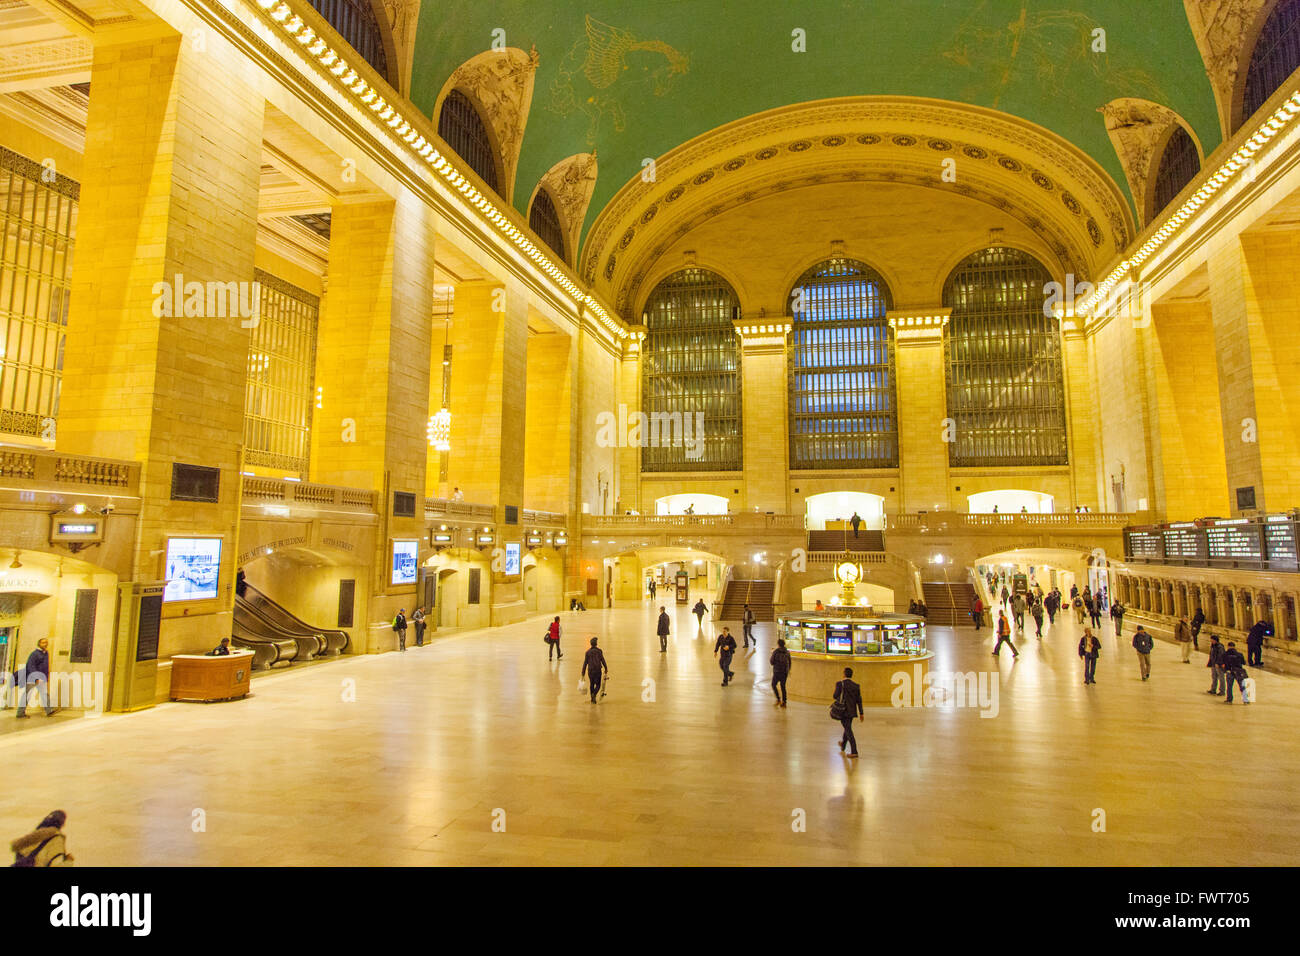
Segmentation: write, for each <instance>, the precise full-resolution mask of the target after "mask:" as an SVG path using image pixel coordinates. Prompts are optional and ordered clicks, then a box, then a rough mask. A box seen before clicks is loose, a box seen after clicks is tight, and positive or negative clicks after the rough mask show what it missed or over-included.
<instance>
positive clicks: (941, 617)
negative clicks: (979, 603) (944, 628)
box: [921, 581, 975, 627]
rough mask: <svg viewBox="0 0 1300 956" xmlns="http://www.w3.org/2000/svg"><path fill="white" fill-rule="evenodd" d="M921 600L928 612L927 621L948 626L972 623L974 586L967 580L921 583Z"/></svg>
mask: <svg viewBox="0 0 1300 956" xmlns="http://www.w3.org/2000/svg"><path fill="white" fill-rule="evenodd" d="M921 600H923V601H924V602H925V606H926V608H928V609H929V612H930V614H929V617H928V618H926V621H927V623H930V624H946V625H948V626H950V627H955V626H960V625H965V624H971V623H972V622H971V619H970V610H971V608H972V607H973V606H974V605H975V588H974V587H973V586H972V585H971V584H970V583H969V582H967V581H963V582H962V583H961V584H948V583H945V582H943V581H926V582H925V583H923V584H922V585H921Z"/></svg>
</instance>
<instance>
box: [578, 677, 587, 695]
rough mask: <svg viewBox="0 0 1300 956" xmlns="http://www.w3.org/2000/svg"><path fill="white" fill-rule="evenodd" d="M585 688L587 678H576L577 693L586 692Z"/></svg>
mask: <svg viewBox="0 0 1300 956" xmlns="http://www.w3.org/2000/svg"><path fill="white" fill-rule="evenodd" d="M586 690H587V678H585V677H580V678H578V693H579V694H582V693H586Z"/></svg>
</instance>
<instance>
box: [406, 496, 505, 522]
mask: <svg viewBox="0 0 1300 956" xmlns="http://www.w3.org/2000/svg"><path fill="white" fill-rule="evenodd" d="M496 516H497V509H496V506H495V505H481V504H474V503H473V502H469V501H453V500H452V499H450V498H425V499H424V517H425V518H426V519H427V520H430V521H432V520H433V519H434V518H486V519H487V520H488V521H494V520H496Z"/></svg>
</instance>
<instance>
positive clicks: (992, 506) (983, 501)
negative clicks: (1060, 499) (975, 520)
mask: <svg viewBox="0 0 1300 956" xmlns="http://www.w3.org/2000/svg"><path fill="white" fill-rule="evenodd" d="M1055 500H1056V499H1055V498H1053V497H1052V496H1051V495H1048V494H1044V493H1043V492H1041V491H1025V490H1023V489H1019V488H1000V489H998V490H996V491H981V492H979V493H978V494H974V495H967V496H966V508H967V510H968V511H969V512H970V513H971V514H973V515H976V514H994V513H997V514H1004V515H1008V514H1031V515H1037V514H1051V513H1052V511H1053V509H1054V507H1055Z"/></svg>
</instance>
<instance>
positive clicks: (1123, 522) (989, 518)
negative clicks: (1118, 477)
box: [886, 511, 1133, 532]
mask: <svg viewBox="0 0 1300 956" xmlns="http://www.w3.org/2000/svg"><path fill="white" fill-rule="evenodd" d="M886 520H887V522H888V530H889V531H904V532H906V531H919V530H922V529H927V530H928V529H930V528H939V527H946V528H949V529H972V530H975V529H981V530H983V529H987V530H990V531H1011V530H1024V531H1031V530H1070V529H1080V530H1091V531H1096V530H1099V529H1104V530H1111V531H1120V530H1123V529H1124V528H1125V527H1127V526H1128V525H1129V524H1130V523H1131V522H1132V521H1133V515H1131V514H1119V513H1111V512H1100V511H1099V512H1090V513H1088V514H1073V513H1070V512H1064V513H1058V514H1005V515H1004V514H966V513H964V512H960V511H930V512H926V513H925V514H897V515H889V516H888V517H887V519H886Z"/></svg>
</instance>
